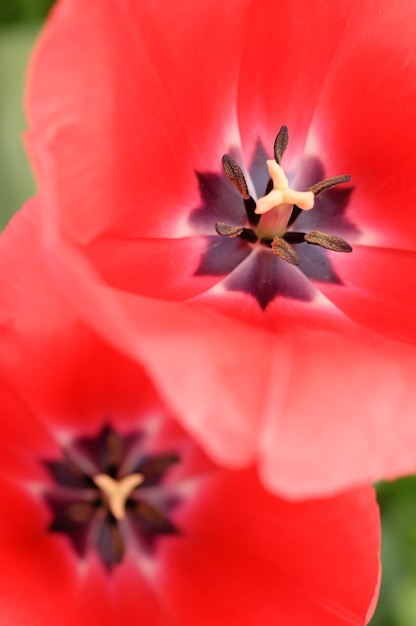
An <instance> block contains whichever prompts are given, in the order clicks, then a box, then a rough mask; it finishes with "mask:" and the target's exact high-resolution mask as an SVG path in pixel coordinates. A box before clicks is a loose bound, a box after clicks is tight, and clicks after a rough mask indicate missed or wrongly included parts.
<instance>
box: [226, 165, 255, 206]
mask: <svg viewBox="0 0 416 626" xmlns="http://www.w3.org/2000/svg"><path fill="white" fill-rule="evenodd" d="M222 166H223V168H224V172H225V175H226V177H227V178H228V180H229V181H230V183H232V184H233V185H234V186H235V187H237V189H238V191H239V192H240V193H241V195H242V196H243V198H244V200H248V198H249V197H250V194H249V193H248V187H247V183H246V179H245V177H244V174H243V170H242V169H241V167H240V166H239V165H238V163H237V161H234V159H233V158H232V157H230V155H229V154H224V156H223V157H222Z"/></svg>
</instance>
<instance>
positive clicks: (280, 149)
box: [274, 126, 289, 165]
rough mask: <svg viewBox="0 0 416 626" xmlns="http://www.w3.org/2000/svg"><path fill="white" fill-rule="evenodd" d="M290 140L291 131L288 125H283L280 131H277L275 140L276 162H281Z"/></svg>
mask: <svg viewBox="0 0 416 626" xmlns="http://www.w3.org/2000/svg"><path fill="white" fill-rule="evenodd" d="M288 142H289V131H288V128H287V126H282V127H281V129H280V130H279V132H278V133H277V137H276V139H275V141H274V158H275V159H276V162H277V163H279V165H280V161H281V160H282V157H283V155H284V153H285V150H286V148H287V144H288Z"/></svg>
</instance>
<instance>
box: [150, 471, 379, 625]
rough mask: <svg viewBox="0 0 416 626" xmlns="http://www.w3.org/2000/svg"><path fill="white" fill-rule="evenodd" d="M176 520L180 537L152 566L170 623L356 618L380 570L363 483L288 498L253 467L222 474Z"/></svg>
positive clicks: (373, 512)
mask: <svg viewBox="0 0 416 626" xmlns="http://www.w3.org/2000/svg"><path fill="white" fill-rule="evenodd" d="M181 522H182V524H183V525H184V528H185V529H186V530H187V533H186V531H185V533H184V537H185V539H184V540H181V539H178V540H173V541H170V542H166V543H164V544H163V553H162V554H163V558H164V559H165V568H166V569H165V570H164V572H166V573H164V572H161V575H162V581H163V583H162V585H163V586H162V590H163V594H164V596H166V597H167V600H168V602H169V605H170V606H171V607H172V612H173V614H174V615H175V617H176V619H177V621H178V623H180V624H184V626H185V625H186V626H188V625H189V626H191V625H192V624H196V623H198V624H201V626H202V625H203V626H208V625H210V624H213V623H215V624H219V625H224V626H226V625H227V626H228V624H234V623H238V624H239V625H240V624H241V625H242V626H246V625H249V624H253V623H259V624H260V623H261V624H269V623H284V624H287V625H289V624H293V625H296V626H298V624H300V623H307V624H311V625H313V624H316V625H317V626H318V625H319V626H323V625H325V626H330V625H335V624H337V625H341V624H351V623H357V624H364V622H365V619H366V614H367V611H368V607H369V605H370V603H371V601H372V598H373V595H374V593H375V590H376V586H377V579H378V570H379V561H378V550H379V522H378V513H377V506H376V504H375V500H374V494H373V492H372V490H371V489H363V490H359V491H355V492H351V493H349V494H346V495H343V496H338V497H337V498H333V499H331V500H316V501H313V502H302V503H297V504H294V503H290V502H286V501H284V500H281V499H279V498H277V497H273V496H271V495H270V494H268V493H267V492H265V491H264V489H263V488H262V487H261V486H260V484H259V482H258V480H257V479H256V477H255V474H254V472H251V471H247V472H244V473H234V474H233V473H227V474H225V473H224V474H222V475H220V476H218V477H217V478H214V479H211V480H209V481H208V483H207V486H206V488H203V489H201V491H200V496H199V497H196V498H194V499H191V500H189V504H188V505H185V511H184V512H182V515H181ZM259 529H261V532H259ZM187 534H188V535H189V536H190V537H192V540H186V537H187ZM329 536H330V537H331V541H328V537H329ZM334 572H337V575H336V576H334Z"/></svg>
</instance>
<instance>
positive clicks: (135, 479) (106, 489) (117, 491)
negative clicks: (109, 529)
mask: <svg viewBox="0 0 416 626" xmlns="http://www.w3.org/2000/svg"><path fill="white" fill-rule="evenodd" d="M93 481H94V483H95V484H96V485H97V487H98V488H99V489H101V491H102V492H103V493H104V495H105V496H106V498H107V502H108V508H109V509H110V511H111V513H112V514H113V515H114V517H115V518H116V519H117V520H121V519H124V517H125V516H126V502H127V500H128V498H129V496H130V494H131V493H132V491H134V489H136V487H138V486H139V485H141V484H142V482H143V481H144V476H143V474H129V475H128V476H125V477H124V478H122V479H121V480H115V479H114V478H111V476H109V475H108V474H98V475H97V476H94V477H93Z"/></svg>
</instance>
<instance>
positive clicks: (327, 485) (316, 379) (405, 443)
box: [260, 333, 416, 498]
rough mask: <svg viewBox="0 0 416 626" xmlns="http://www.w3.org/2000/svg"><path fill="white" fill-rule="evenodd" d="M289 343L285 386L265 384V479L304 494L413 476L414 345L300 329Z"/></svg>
mask: <svg viewBox="0 0 416 626" xmlns="http://www.w3.org/2000/svg"><path fill="white" fill-rule="evenodd" d="M292 346H293V350H294V358H293V359H292V361H291V363H290V364H289V368H288V372H287V378H286V379H285V390H284V391H282V389H281V388H278V387H275V388H273V386H270V388H269V394H270V395H269V397H268V415H267V416H266V419H265V421H264V422H263V423H264V430H263V432H262V435H261V440H260V457H261V459H262V461H261V466H262V469H261V471H262V476H263V479H264V481H265V483H266V484H267V485H268V486H269V487H270V488H271V489H273V490H275V491H276V492H277V493H283V494H286V495H288V496H289V497H295V498H303V497H308V496H310V494H327V493H334V492H336V491H337V490H339V489H340V488H341V489H342V488H346V487H348V486H351V485H354V484H364V483H369V482H373V481H374V480H378V479H380V477H384V478H394V477H396V476H398V475H400V474H405V473H414V472H415V471H416V457H415V454H414V450H415V448H416V428H415V419H414V407H415V404H416V389H415V386H414V372H415V371H416V354H415V351H414V348H413V347H411V346H409V345H406V344H401V343H396V342H394V341H390V340H388V339H382V338H372V339H371V338H370V337H369V336H368V335H364V336H363V335H362V334H360V333H357V334H356V337H354V336H350V337H341V336H337V335H335V334H333V335H332V334H329V333H321V334H311V333H308V334H303V335H302V334H298V335H297V337H296V338H293V340H292ZM278 366H280V364H279V365H278Z"/></svg>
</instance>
